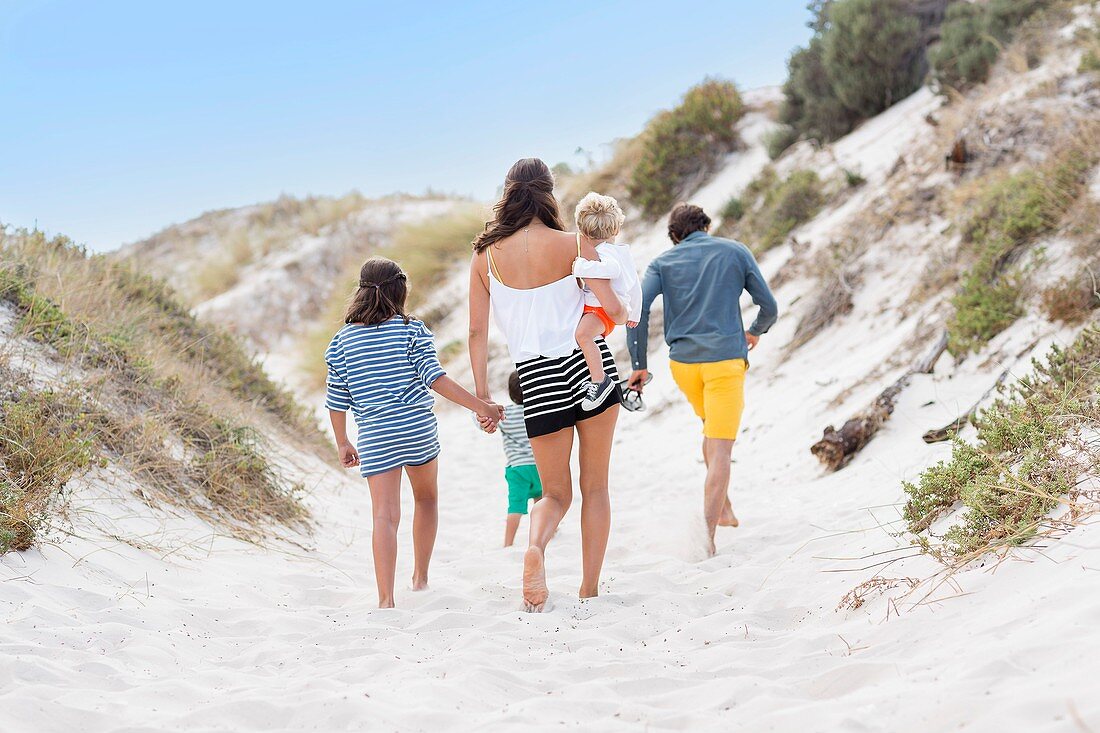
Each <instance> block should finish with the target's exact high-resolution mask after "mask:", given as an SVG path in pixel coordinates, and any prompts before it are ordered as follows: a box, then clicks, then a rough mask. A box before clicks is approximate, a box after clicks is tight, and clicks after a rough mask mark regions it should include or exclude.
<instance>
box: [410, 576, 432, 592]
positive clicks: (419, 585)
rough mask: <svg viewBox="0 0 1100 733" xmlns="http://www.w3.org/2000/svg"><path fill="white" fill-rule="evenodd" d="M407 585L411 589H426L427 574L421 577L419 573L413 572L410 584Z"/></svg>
mask: <svg viewBox="0 0 1100 733" xmlns="http://www.w3.org/2000/svg"><path fill="white" fill-rule="evenodd" d="M409 587H410V588H411V589H412V590H428V578H427V576H423V577H421V576H420V575H417V574H416V573H413V579H412V585H411V586H409Z"/></svg>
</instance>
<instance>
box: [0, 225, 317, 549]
mask: <svg viewBox="0 0 1100 733" xmlns="http://www.w3.org/2000/svg"><path fill="white" fill-rule="evenodd" d="M0 253H2V254H3V257H4V264H3V265H2V266H0V300H2V301H5V302H7V303H8V304H10V305H11V306H12V307H14V309H15V311H16V313H17V314H18V320H17V322H16V324H15V333H14V334H13V336H15V337H16V338H20V337H22V338H27V339H33V340H36V341H39V342H40V343H43V344H45V345H47V346H49V347H51V348H52V349H53V350H54V353H55V354H56V357H57V358H58V360H60V361H61V362H63V363H64V364H65V365H67V367H68V368H69V369H70V370H72V371H73V372H75V373H77V374H79V375H80V380H81V382H82V388H81V390H80V391H79V392H75V391H74V392H72V393H43V395H44V396H42V397H41V399H38V400H37V401H36V400H31V401H30V402H29V403H28V404H30V405H32V406H34V409H35V410H37V414H39V415H40V416H44V417H43V418H42V419H43V420H45V421H46V422H45V424H47V425H48V424H52V423H50V422H49V420H48V419H47V418H49V417H50V415H51V414H53V415H55V416H56V415H58V414H63V415H67V416H69V417H70V418H71V420H72V421H73V424H74V425H75V424H78V425H80V426H82V430H84V431H85V432H81V433H79V435H80V436H81V439H82V440H83V439H85V438H86V440H87V441H90V444H92V445H94V446H95V447H96V451H97V452H98V453H99V454H101V455H103V456H104V457H106V458H108V459H110V460H112V461H114V462H117V463H119V464H121V465H123V466H125V467H126V468H127V469H128V470H130V471H131V472H132V473H134V474H135V475H138V476H139V477H141V478H142V479H143V480H144V481H145V484H144V485H145V487H146V488H147V489H148V490H149V491H150V492H151V493H145V491H144V490H143V489H139V491H142V492H143V493H142V498H144V499H145V500H147V501H155V500H162V501H166V502H169V503H172V504H177V505H180V506H185V507H188V508H190V509H192V510H194V511H196V512H197V513H199V514H200V515H202V516H204V517H207V518H208V519H209V520H210V521H212V522H216V523H221V525H222V526H225V527H227V528H228V529H230V531H231V532H233V533H234V534H235V535H237V536H240V537H243V538H246V539H258V538H260V537H262V536H263V535H264V534H265V531H266V530H265V528H266V527H267V526H270V525H273V524H281V525H286V526H291V525H293V526H299V527H304V526H305V522H306V520H307V517H308V514H307V512H306V510H305V509H304V507H303V506H302V504H301V502H300V496H299V494H300V487H298V486H295V485H293V484H291V483H290V482H288V481H287V480H286V479H285V478H284V477H283V476H282V474H281V473H280V472H279V471H277V470H275V469H274V468H273V467H272V465H271V464H270V463H269V461H268V459H267V458H266V455H265V454H266V452H267V451H266V450H265V446H263V445H262V442H261V440H260V438H259V432H258V431H256V429H255V428H253V427H252V425H253V424H256V423H260V424H267V425H270V426H271V427H272V428H274V429H277V430H282V431H283V432H284V435H286V436H287V437H288V439H297V440H299V441H302V442H303V444H304V445H306V446H309V447H315V448H317V449H318V450H320V449H321V446H322V445H323V443H322V441H321V439H320V433H319V432H318V431H317V429H316V427H315V425H313V423H312V422H311V421H310V420H309V418H308V416H306V415H305V413H304V412H303V411H302V410H301V408H300V407H299V406H298V405H297V404H296V403H295V402H294V400H293V398H292V397H290V395H289V394H287V393H285V392H283V391H282V390H281V389H279V388H278V387H276V386H275V385H274V384H272V383H271V381H270V380H269V379H268V378H267V377H266V375H265V374H264V373H263V371H262V369H261V368H260V367H259V366H258V365H257V364H256V363H255V362H254V361H253V359H252V358H251V357H250V356H248V355H247V353H246V352H244V350H243V349H242V348H241V346H240V344H239V343H238V342H237V341H236V340H235V339H234V338H233V337H232V336H230V335H229V334H227V333H225V332H222V331H220V330H218V329H216V328H214V327H212V326H209V325H206V324H201V323H199V322H198V321H196V320H195V319H194V317H193V316H191V315H190V313H189V312H188V310H187V309H186V307H185V306H184V305H183V304H182V303H180V302H179V301H178V300H177V299H176V298H175V296H174V294H173V293H172V292H171V291H170V290H169V289H168V288H167V287H166V286H165V285H164V284H163V283H162V282H160V281H157V280H153V279H152V278H149V277H147V276H143V275H139V274H136V273H134V272H133V271H132V270H130V269H128V268H125V267H121V266H119V265H116V264H113V263H110V262H108V261H106V260H104V259H102V258H98V257H89V256H87V255H86V254H85V253H84V252H83V251H82V250H81V249H79V248H77V247H75V246H73V245H72V243H71V242H69V241H68V240H66V239H64V238H55V239H52V240H49V239H46V238H45V237H44V236H43V235H41V234H39V233H28V232H16V233H15V234H7V233H5V234H3V236H2V238H0ZM25 401H26V400H21V402H25ZM13 409H16V410H24V411H25V410H26V409H30V408H25V407H18V408H13ZM5 410H6V408H5ZM50 410H53V411H54V413H50V412H49V411H50ZM58 410H62V412H56V411H58ZM11 414H16V415H18V414H22V413H20V412H18V411H16V412H13V413H11ZM9 422H10V421H9V420H7V419H6V420H5V426H6V427H7V426H8V423H9ZM55 422H56V421H55ZM11 424H13V425H14V424H16V423H11ZM70 433H71V431H70ZM74 435H75V433H74ZM290 436H294V438H290ZM74 440H75V438H74ZM70 442H72V441H70ZM66 455H68V454H66ZM3 462H4V465H5V466H6V467H7V468H6V471H7V472H8V473H9V474H10V473H11V471H12V464H11V463H10V461H9V460H8V457H5V459H4V461H3ZM6 483H8V481H6ZM55 484H56V482H55ZM49 486H50V484H49V483H48V482H47V483H44V484H43V490H44V492H45V495H46V496H56V494H57V493H58V492H57V489H56V488H55V489H50V488H49ZM36 502H37V503H34V504H33V506H37V507H40V508H41V507H42V506H43V504H42V502H41V501H38V500H36ZM21 544H25V543H21Z"/></svg>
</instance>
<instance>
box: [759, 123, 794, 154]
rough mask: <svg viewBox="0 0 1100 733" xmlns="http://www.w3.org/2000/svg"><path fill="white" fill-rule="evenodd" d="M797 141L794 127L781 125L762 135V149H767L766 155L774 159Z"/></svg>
mask: <svg viewBox="0 0 1100 733" xmlns="http://www.w3.org/2000/svg"><path fill="white" fill-rule="evenodd" d="M797 141H798V133H797V132H796V131H795V129H794V128H793V127H791V126H790V125H783V126H782V127H778V128H776V129H774V130H772V131H771V132H769V133H767V134H766V135H764V149H765V150H767V151H768V157H769V158H770V159H772V160H775V159H776V158H778V157H779V156H780V155H782V154H783V151H785V150H786V149H787V148H789V147H791V146H792V145H794V144H795V143H796V142H797Z"/></svg>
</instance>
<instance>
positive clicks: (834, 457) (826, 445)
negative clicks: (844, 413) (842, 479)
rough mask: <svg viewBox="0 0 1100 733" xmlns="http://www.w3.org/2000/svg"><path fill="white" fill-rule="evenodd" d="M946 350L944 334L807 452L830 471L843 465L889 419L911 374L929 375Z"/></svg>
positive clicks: (945, 334) (868, 441)
mask: <svg viewBox="0 0 1100 733" xmlns="http://www.w3.org/2000/svg"><path fill="white" fill-rule="evenodd" d="M946 349H947V333H946V332H944V333H943V334H942V335H941V336H940V338H939V339H937V340H936V343H935V344H934V346H933V347H932V348H931V349H929V350H928V353H926V354H925V355H924V356H923V357H921V358H920V359H918V360H917V362H916V363H915V364H914V365H913V367H912V368H911V369H910V370H909V371H908V372H906V373H905V374H904V375H902V376H901V377H900V378H899V379H898V380H897V381H896V382H894V383H893V384H891V385H890V386H889V387H887V388H886V389H884V390H882V392H880V393H879V394H878V396H877V397H875V399H874V400H872V401H871V404H870V405H868V406H867V407H865V408H863V409H862V410H860V411H859V412H857V413H856V414H855V415H854V416H853V417H852V418H850V419H849V420H848V421H847V422H845V423H844V425H842V426H841V427H840V429H839V430H837V429H836V428H834V427H833V426H832V425H830V426H829V427H827V428H825V431H824V434H823V435H822V436H821V440H819V441H817V442H816V443H814V444H813V445H812V446H811V447H810V452H811V453H813V454H814V455H815V456H817V459H818V460H819V461H821V462H822V463H823V464H824V465H825V467H826V468H827V469H828V470H830V471H836V470H837V469H839V468H843V467H844V466H846V465H847V464H848V462H849V461H851V460H852V458H854V457H855V455H856V453H859V451H861V450H862V449H863V447H864V446H865V445H867V444H868V443H870V442H871V438H873V437H875V433H877V432H878V431H879V428H881V427H882V426H883V424H885V422H886V421H887V420H889V419H890V415H892V414H893V412H894V405H895V404H896V403H897V399H898V395H899V394H901V391H902V390H903V389H905V388H906V387H908V386H909V381H910V380H911V379H912V377H913V375H915V374H929V373H931V371H932V369H933V368H934V367H935V365H936V362H937V361H938V360H939V358H940V356H942V355H943V352H944V351H945V350H946Z"/></svg>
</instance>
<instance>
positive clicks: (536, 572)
mask: <svg viewBox="0 0 1100 733" xmlns="http://www.w3.org/2000/svg"><path fill="white" fill-rule="evenodd" d="M549 595H550V591H548V590H547V589H546V567H545V565H544V564H543V558H542V550H540V549H539V548H538V547H528V548H527V552H526V553H525V554H524V556H523V610H524V611H527V612H528V613H542V609H543V607H544V606H545V605H546V599H547V597H548V596H549Z"/></svg>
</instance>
